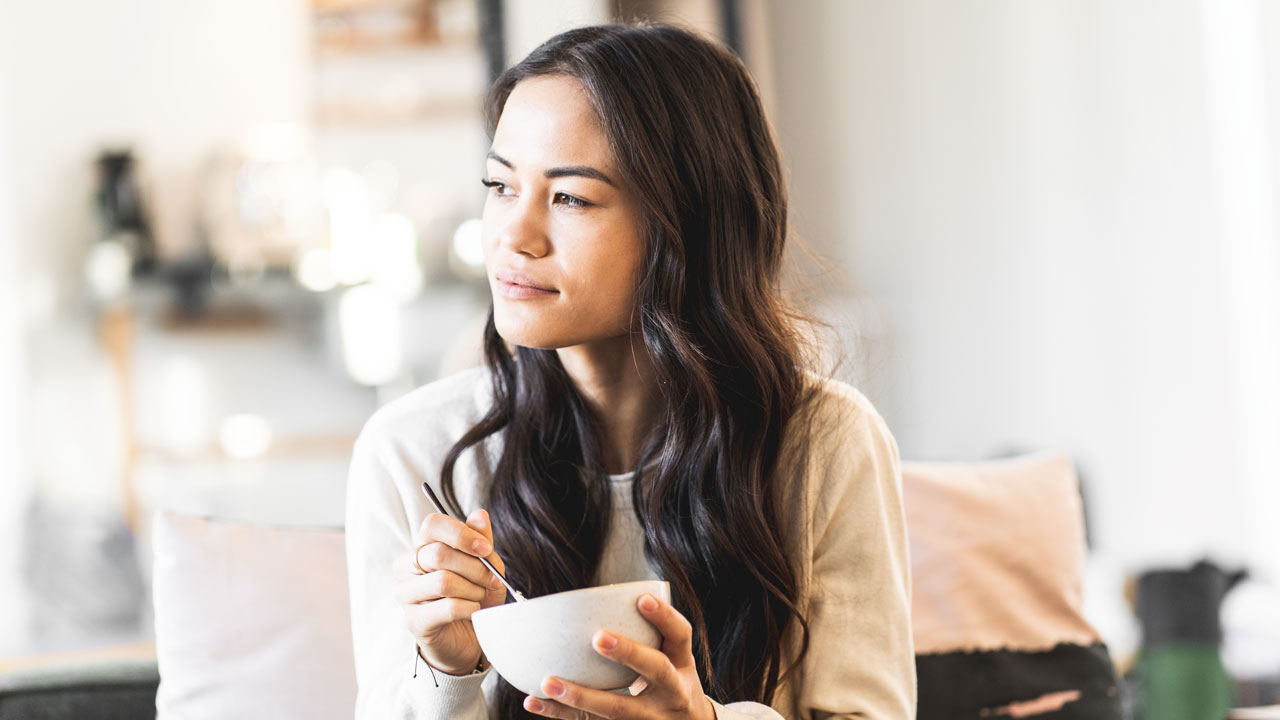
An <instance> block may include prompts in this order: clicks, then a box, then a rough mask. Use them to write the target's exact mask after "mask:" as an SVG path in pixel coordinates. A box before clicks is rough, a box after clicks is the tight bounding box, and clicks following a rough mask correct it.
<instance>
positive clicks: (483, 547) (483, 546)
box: [471, 540, 493, 556]
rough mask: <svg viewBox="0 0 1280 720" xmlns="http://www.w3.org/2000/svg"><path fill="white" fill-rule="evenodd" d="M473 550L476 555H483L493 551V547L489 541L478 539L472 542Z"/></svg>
mask: <svg viewBox="0 0 1280 720" xmlns="http://www.w3.org/2000/svg"><path fill="white" fill-rule="evenodd" d="M471 550H472V551H473V552H474V553H475V554H476V555H481V556H484V555H488V554H489V553H491V552H493V548H491V547H489V543H488V542H486V541H484V540H477V541H475V542H473V543H471Z"/></svg>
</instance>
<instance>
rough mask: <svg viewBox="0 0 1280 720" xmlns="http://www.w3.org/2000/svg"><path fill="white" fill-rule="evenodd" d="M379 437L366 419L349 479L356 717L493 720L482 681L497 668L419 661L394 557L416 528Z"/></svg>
mask: <svg viewBox="0 0 1280 720" xmlns="http://www.w3.org/2000/svg"><path fill="white" fill-rule="evenodd" d="M371 435H375V436H373V437H371ZM376 443H377V438H376V434H375V433H372V432H371V431H370V427H369V426H366V428H365V431H364V432H362V433H361V435H360V438H359V439H358V440H357V441H356V445H355V449H354V451H353V453H352V461H351V469H350V472H349V474H348V480H347V510H346V525H347V530H346V543H347V573H348V583H349V587H350V592H351V631H352V646H353V649H354V652H355V669H356V683H357V693H356V712H355V717H356V718H357V720H372V719H373V718H379V719H381V718H397V719H404V720H455V719H456V720H487V709H486V704H485V697H484V692H483V689H482V684H483V683H484V681H485V679H486V678H487V676H488V675H490V674H491V671H490V670H486V671H485V672H484V673H481V674H476V675H469V676H454V675H447V674H445V673H442V672H439V671H437V672H435V673H432V672H431V671H430V670H429V669H428V668H427V666H426V664H425V663H424V664H421V665H418V664H417V663H416V662H415V660H416V655H417V650H416V643H414V641H413V638H412V637H411V636H410V635H409V631H408V629H407V627H406V625H405V622H404V613H403V611H402V610H401V609H400V606H399V605H398V604H397V603H396V600H395V590H394V585H395V580H394V576H393V574H392V570H391V563H392V560H393V559H394V558H395V556H396V555H398V554H400V553H402V552H405V550H407V549H408V548H409V546H410V543H411V542H412V529H411V528H410V524H409V520H408V514H407V512H406V510H405V504H404V500H403V498H402V497H401V496H400V494H399V492H398V491H397V484H396V483H395V482H394V480H393V476H392V473H391V471H390V470H389V468H388V465H387V464H386V463H384V462H383V460H382V458H380V457H379V455H378V452H377V447H376ZM408 487H415V484H413V483H409V484H408ZM415 673H416V675H417V677H414V675H415ZM437 683H438V686H437Z"/></svg>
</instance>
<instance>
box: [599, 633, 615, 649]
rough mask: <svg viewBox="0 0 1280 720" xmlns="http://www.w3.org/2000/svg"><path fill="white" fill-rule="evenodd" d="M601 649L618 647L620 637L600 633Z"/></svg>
mask: <svg viewBox="0 0 1280 720" xmlns="http://www.w3.org/2000/svg"><path fill="white" fill-rule="evenodd" d="M598 644H599V645H600V649H601V650H612V649H614V648H616V647H618V638H616V637H614V636H612V635H610V634H609V633H600V641H599V643H598Z"/></svg>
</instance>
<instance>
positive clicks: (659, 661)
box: [591, 630, 680, 697]
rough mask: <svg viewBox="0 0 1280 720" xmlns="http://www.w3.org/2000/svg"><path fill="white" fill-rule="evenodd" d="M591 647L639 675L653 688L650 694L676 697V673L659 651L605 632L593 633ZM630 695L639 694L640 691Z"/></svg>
mask: <svg viewBox="0 0 1280 720" xmlns="http://www.w3.org/2000/svg"><path fill="white" fill-rule="evenodd" d="M591 645H592V646H593V647H594V648H595V649H596V652H598V653H600V654H601V655H603V656H605V657H607V658H609V659H610V660H612V661H614V662H616V663H619V664H622V665H626V666H627V667H629V668H631V669H632V670H635V671H636V672H638V673H640V677H641V678H643V679H644V680H645V681H646V684H647V686H648V687H650V688H653V690H652V691H651V692H653V693H657V694H661V695H664V696H672V697H675V696H678V695H679V694H680V677H679V674H678V673H677V672H676V669H675V667H674V666H672V664H671V658H669V657H667V656H666V654H665V653H663V652H662V651H661V650H657V649H655V648H651V647H649V646H648V645H645V644H644V643H639V642H636V641H635V640H632V639H631V638H629V637H627V636H625V635H618V634H616V633H611V632H609V631H607V630H601V631H599V632H597V633H596V634H595V637H593V638H592V640H591ZM637 682H639V680H637ZM633 687H634V685H633ZM641 689H643V688H641ZM631 694H632V695H639V694H640V691H639V690H637V691H635V692H632V693H631Z"/></svg>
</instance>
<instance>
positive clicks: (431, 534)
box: [393, 509, 507, 675]
mask: <svg viewBox="0 0 1280 720" xmlns="http://www.w3.org/2000/svg"><path fill="white" fill-rule="evenodd" d="M415 553H416V555H417V564H415V563H414V556H415ZM481 557H485V558H487V559H488V560H489V562H491V563H493V566H494V567H495V568H497V569H498V572H501V573H505V572H506V566H505V565H503V563H502V558H499V557H498V554H497V553H496V552H495V551H494V549H493V528H492V527H490V525H489V513H488V512H486V511H484V510H479V509H477V510H475V511H473V512H472V513H471V514H470V515H469V516H467V522H466V523H465V524H463V523H461V522H458V521H457V520H454V519H453V518H451V517H449V516H448V515H442V514H440V513H432V514H431V515H428V516H427V517H426V519H425V520H423V521H422V524H421V525H420V526H418V531H417V532H416V533H414V536H413V548H411V549H410V550H409V551H408V552H406V553H404V554H403V555H400V556H398V557H397V558H396V559H395V562H394V564H393V569H394V572H395V580H396V585H395V588H396V590H395V592H396V601H397V602H399V603H400V608H401V609H402V610H404V617H405V623H406V624H407V625H408V627H409V632H410V633H411V634H412V635H413V638H414V640H416V641H417V643H418V651H419V652H420V653H421V654H422V659H424V660H426V661H427V662H428V663H430V664H431V666H432V667H434V668H435V669H437V670H440V671H442V672H446V673H448V674H450V675H469V674H470V673H471V671H472V670H474V669H475V668H476V666H477V665H478V664H479V662H480V657H481V650H480V643H479V642H478V641H477V640H476V631H475V628H473V627H472V625H471V614H472V613H474V612H475V611H477V610H480V609H482V608H487V607H493V606H494V605H501V604H502V603H503V602H505V601H506V597H507V590H506V588H505V587H503V585H502V583H501V582H500V581H499V580H498V578H497V576H496V575H494V574H493V573H491V572H489V569H488V568H486V567H485V566H484V564H483V563H481V562H480V560H479V558H481ZM419 566H421V568H422V570H426V573H423V572H422V571H421V570H419Z"/></svg>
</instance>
